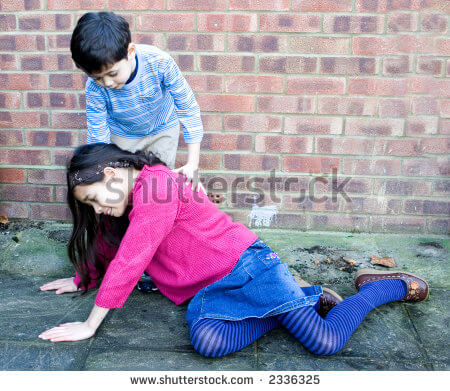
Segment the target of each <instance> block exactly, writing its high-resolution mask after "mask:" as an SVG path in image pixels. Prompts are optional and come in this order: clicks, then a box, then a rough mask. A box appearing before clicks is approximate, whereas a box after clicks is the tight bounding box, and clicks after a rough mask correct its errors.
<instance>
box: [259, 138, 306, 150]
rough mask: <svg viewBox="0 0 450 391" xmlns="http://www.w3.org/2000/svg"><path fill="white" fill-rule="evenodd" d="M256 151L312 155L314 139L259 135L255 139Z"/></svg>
mask: <svg viewBox="0 0 450 391" xmlns="http://www.w3.org/2000/svg"><path fill="white" fill-rule="evenodd" d="M255 151H256V152H268V153H312V151H313V138H312V137H298V136H291V137H289V136H265V135H257V136H256V138H255Z"/></svg>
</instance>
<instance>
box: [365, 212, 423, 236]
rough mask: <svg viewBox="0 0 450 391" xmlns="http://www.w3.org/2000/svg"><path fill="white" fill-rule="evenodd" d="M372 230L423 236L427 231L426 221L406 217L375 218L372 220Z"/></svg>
mask: <svg viewBox="0 0 450 391" xmlns="http://www.w3.org/2000/svg"><path fill="white" fill-rule="evenodd" d="M370 228H371V230H372V231H375V232H398V233H402V234H404V233H420V234H423V232H425V229H426V219H425V218H411V217H405V216H373V217H371V219H370Z"/></svg>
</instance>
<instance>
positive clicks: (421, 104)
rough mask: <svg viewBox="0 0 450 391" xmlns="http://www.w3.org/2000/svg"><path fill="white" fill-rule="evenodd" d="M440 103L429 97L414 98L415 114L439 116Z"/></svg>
mask: <svg viewBox="0 0 450 391" xmlns="http://www.w3.org/2000/svg"><path fill="white" fill-rule="evenodd" d="M438 106H439V105H438V101H437V100H436V99H434V98H430V97H427V96H418V97H413V104H412V113H413V114H438V113H439V108H438Z"/></svg>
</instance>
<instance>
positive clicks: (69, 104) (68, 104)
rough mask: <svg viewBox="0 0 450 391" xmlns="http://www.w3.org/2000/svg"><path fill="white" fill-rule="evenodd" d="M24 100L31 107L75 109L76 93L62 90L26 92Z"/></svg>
mask: <svg viewBox="0 0 450 391" xmlns="http://www.w3.org/2000/svg"><path fill="white" fill-rule="evenodd" d="M26 102H27V106H28V107H31V108H34V107H43V108H58V109H62V108H64V109H75V108H77V95H76V94H72V93H64V92H50V93H41V92H36V93H34V92H28V93H27V94H26Z"/></svg>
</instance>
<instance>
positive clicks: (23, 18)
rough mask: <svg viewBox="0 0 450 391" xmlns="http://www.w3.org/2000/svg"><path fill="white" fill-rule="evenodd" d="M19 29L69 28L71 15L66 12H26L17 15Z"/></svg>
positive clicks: (47, 29)
mask: <svg viewBox="0 0 450 391" xmlns="http://www.w3.org/2000/svg"><path fill="white" fill-rule="evenodd" d="M18 19H19V29H20V30H24V31H32V30H38V31H49V30H70V29H72V28H73V23H72V15H68V14H45V15H42V14H26V15H19V17H18Z"/></svg>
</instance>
